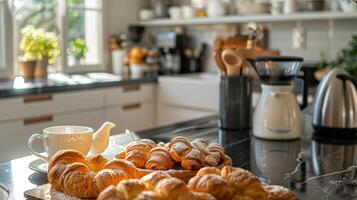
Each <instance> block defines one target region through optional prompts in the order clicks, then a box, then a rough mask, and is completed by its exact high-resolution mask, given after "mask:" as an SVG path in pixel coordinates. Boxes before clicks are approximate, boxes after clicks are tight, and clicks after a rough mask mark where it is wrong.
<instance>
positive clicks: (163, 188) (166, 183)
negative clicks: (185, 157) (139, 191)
mask: <svg viewBox="0 0 357 200" xmlns="http://www.w3.org/2000/svg"><path fill="white" fill-rule="evenodd" d="M155 191H156V192H157V193H158V194H159V195H160V196H161V197H162V198H163V199H166V200H177V199H178V198H179V197H180V196H182V195H183V194H185V192H187V188H186V183H185V182H183V181H182V180H180V179H177V178H165V179H162V180H161V181H159V182H158V183H157V185H156V187H155Z"/></svg>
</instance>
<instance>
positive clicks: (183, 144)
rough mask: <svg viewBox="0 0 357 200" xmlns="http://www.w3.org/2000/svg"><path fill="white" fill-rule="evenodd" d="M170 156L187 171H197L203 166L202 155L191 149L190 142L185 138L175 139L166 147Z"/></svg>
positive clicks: (198, 151)
mask: <svg viewBox="0 0 357 200" xmlns="http://www.w3.org/2000/svg"><path fill="white" fill-rule="evenodd" d="M167 146H168V147H169V148H170V155H171V157H172V159H174V160H175V161H176V162H180V163H181V166H182V167H183V168H184V169H187V170H197V169H200V168H201V167H202V166H203V161H204V153H203V152H201V151H200V150H198V149H195V148H193V146H192V145H191V143H190V141H189V140H188V139H187V138H185V137H181V136H179V137H176V138H174V139H172V140H171V142H170V143H169V144H168V145H167Z"/></svg>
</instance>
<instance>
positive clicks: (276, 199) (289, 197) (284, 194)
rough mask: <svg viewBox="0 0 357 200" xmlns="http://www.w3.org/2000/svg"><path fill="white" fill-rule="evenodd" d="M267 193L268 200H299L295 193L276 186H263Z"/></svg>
mask: <svg viewBox="0 0 357 200" xmlns="http://www.w3.org/2000/svg"><path fill="white" fill-rule="evenodd" d="M264 188H265V190H266V191H267V192H268V200H298V199H299V198H298V197H297V195H296V194H295V193H293V192H292V191H290V190H288V189H287V188H284V187H281V186H278V185H268V186H264Z"/></svg>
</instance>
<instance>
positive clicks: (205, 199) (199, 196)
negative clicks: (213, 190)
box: [187, 192, 216, 200]
mask: <svg viewBox="0 0 357 200" xmlns="http://www.w3.org/2000/svg"><path fill="white" fill-rule="evenodd" d="M190 193H191V194H192V197H191V198H188V199H187V200H216V198H215V197H214V196H212V195H211V194H208V193H202V192H190Z"/></svg>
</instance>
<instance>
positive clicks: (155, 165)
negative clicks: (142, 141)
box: [145, 147, 175, 170]
mask: <svg viewBox="0 0 357 200" xmlns="http://www.w3.org/2000/svg"><path fill="white" fill-rule="evenodd" d="M147 158H148V159H147V161H146V163H145V168H146V169H151V170H168V169H172V168H173V166H174V164H175V163H174V161H173V160H172V158H171V156H170V151H169V150H168V149H167V148H165V147H155V148H153V149H151V150H150V152H149V154H148V155H147Z"/></svg>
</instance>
